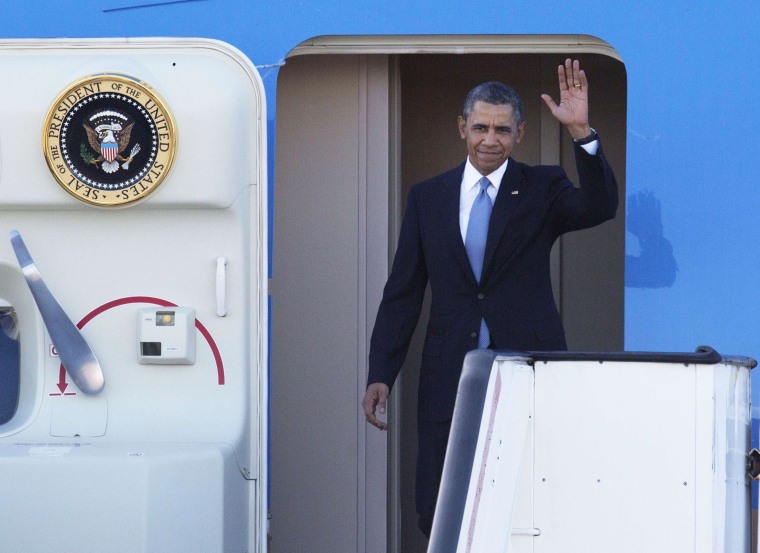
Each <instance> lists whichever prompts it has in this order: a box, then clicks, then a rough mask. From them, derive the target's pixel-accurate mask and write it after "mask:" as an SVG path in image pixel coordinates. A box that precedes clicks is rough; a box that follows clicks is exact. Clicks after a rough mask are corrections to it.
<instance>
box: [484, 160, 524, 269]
mask: <svg viewBox="0 0 760 553" xmlns="http://www.w3.org/2000/svg"><path fill="white" fill-rule="evenodd" d="M523 183H524V179H523V175H522V171H521V170H520V167H519V164H518V163H517V162H516V161H515V160H513V159H511V158H510V160H509V163H508V164H507V170H506V172H505V173H504V176H503V177H502V179H501V184H500V185H499V193H498V194H497V195H496V201H495V202H494V204H493V211H492V212H491V220H490V222H489V224H488V239H487V241H486V254H485V258H484V260H483V275H482V278H481V281H485V280H486V279H487V278H488V274H489V273H490V270H489V268H490V265H491V261H492V260H493V256H494V252H495V251H496V245H497V244H498V243H499V240H501V238H502V235H503V234H504V229H505V228H506V226H507V223H508V222H509V219H510V218H511V216H512V213H513V212H514V210H515V208H516V207H517V205H518V204H519V203H520V201H521V200H522V197H523V190H522V188H523Z"/></svg>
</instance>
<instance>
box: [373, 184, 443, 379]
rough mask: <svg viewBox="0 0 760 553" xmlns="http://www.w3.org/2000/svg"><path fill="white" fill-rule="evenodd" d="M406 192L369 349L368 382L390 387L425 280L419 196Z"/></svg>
mask: <svg viewBox="0 0 760 553" xmlns="http://www.w3.org/2000/svg"><path fill="white" fill-rule="evenodd" d="M416 196H417V195H416V194H415V189H412V191H411V192H410V194H409V197H408V202H407V208H406V213H405V215H404V220H403V222H402V225H401V234H400V235H399V242H398V248H397V249H396V255H395V258H394V260H393V267H392V269H391V274H390V276H389V277H388V281H387V282H386V284H385V289H384V290H383V299H382V301H381V302H380V307H379V308H378V312H377V318H376V320H375V327H374V329H373V331H372V339H371V341H370V350H369V375H368V378H367V385H369V384H372V383H375V382H382V383H384V384H386V385H387V386H388V388H392V387H393V383H394V381H395V380H396V376H397V375H398V373H399V371H400V370H401V365H403V363H404V359H405V358H406V353H407V351H408V349H409V342H410V341H411V338H412V334H413V333H414V329H415V328H416V326H417V321H418V320H419V316H420V311H421V310H422V301H423V299H424V297H425V288H426V286H427V281H428V273H427V267H426V265H425V257H424V252H423V248H422V240H421V231H420V220H419V210H418V199H417V197H416Z"/></svg>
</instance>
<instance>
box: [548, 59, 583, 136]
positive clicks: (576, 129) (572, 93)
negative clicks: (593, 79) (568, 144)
mask: <svg viewBox="0 0 760 553" xmlns="http://www.w3.org/2000/svg"><path fill="white" fill-rule="evenodd" d="M557 73H558V75H559V105H558V104H557V103H556V102H555V101H554V100H553V99H552V97H551V96H549V95H548V94H542V95H541V98H543V100H544V102H546V105H547V106H549V109H550V110H551V112H552V115H553V116H554V117H555V118H556V119H557V121H559V122H560V123H562V124H563V125H565V126H566V127H567V130H568V131H569V132H570V135H571V136H572V137H573V139H575V140H578V139H581V138H585V137H586V136H588V135H589V134H591V127H589V124H588V80H587V79H586V73H585V72H584V71H583V70H582V69H581V68H580V63H579V62H578V60H574V61H573V60H571V59H570V58H568V59H566V60H565V65H560V66H559V67H558V68H557Z"/></svg>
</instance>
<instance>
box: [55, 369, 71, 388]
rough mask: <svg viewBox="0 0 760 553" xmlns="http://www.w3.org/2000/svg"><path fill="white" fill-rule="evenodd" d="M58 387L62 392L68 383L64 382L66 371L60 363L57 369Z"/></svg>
mask: <svg viewBox="0 0 760 553" xmlns="http://www.w3.org/2000/svg"><path fill="white" fill-rule="evenodd" d="M56 386H58V389H59V390H60V391H61V393H62V394H63V393H64V392H65V391H66V388H68V387H69V385H68V384H67V383H66V371H65V370H64V368H63V365H61V368H60V370H59V371H58V384H56Z"/></svg>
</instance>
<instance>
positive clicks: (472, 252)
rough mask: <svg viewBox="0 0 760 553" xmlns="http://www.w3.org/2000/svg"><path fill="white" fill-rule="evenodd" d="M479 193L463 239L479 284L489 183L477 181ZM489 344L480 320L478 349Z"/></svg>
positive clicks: (481, 270)
mask: <svg viewBox="0 0 760 553" xmlns="http://www.w3.org/2000/svg"><path fill="white" fill-rule="evenodd" d="M478 185H479V186H480V192H478V197H477V198H475V202H474V203H473V204H472V209H471V210H470V221H469V222H468V223H467V234H466V236H465V239H464V248H465V249H466V250H467V257H468V258H469V259H470V265H471V266H472V272H473V273H475V278H476V279H477V281H478V282H480V275H481V274H482V273H483V258H484V257H485V255H486V239H487V238H488V221H489V220H490V219H491V211H492V210H493V204H492V203H491V198H490V197H489V196H488V193H487V192H486V190H487V189H488V187H489V186H491V181H489V180H488V179H487V178H486V177H483V178H482V179H480V180H479V181H478ZM490 342H491V335H490V333H489V332H488V327H487V326H486V321H485V319H481V320H480V335H479V337H478V347H479V348H486V347H488V344H489V343H490Z"/></svg>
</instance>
